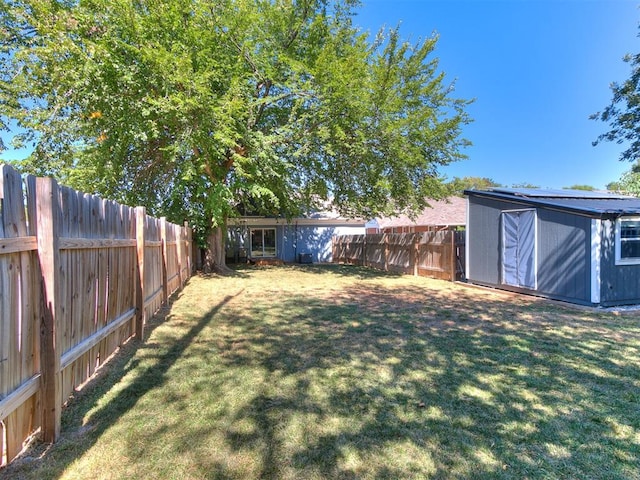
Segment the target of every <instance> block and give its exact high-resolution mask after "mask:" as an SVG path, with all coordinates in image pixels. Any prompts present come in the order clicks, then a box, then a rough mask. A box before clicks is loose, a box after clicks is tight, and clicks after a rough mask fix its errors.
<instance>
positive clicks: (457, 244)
mask: <svg viewBox="0 0 640 480" xmlns="http://www.w3.org/2000/svg"><path fill="white" fill-rule="evenodd" d="M464 234H465V233H464V232H463V231H461V232H457V231H452V230H446V231H435V232H422V233H384V234H374V235H371V234H369V235H340V236H334V237H333V262H334V263H348V264H353V265H363V266H366V267H372V268H376V269H379V270H384V271H387V272H396V273H405V274H410V275H420V276H425V277H433V278H440V279H444V280H450V281H452V282H455V281H456V280H457V279H460V278H462V277H463V276H464V242H465V237H464Z"/></svg>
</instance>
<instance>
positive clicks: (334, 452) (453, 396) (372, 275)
mask: <svg viewBox="0 0 640 480" xmlns="http://www.w3.org/2000/svg"><path fill="white" fill-rule="evenodd" d="M165 313H166V318H164V319H162V321H160V319H156V320H154V321H153V322H152V324H151V329H150V330H151V331H150V334H149V338H148V339H147V341H146V343H145V344H144V345H142V346H141V347H140V348H139V349H138V350H137V351H134V350H133V348H132V347H128V348H125V351H124V352H123V354H122V355H120V356H119V357H118V358H117V359H116V361H115V362H114V364H113V365H112V366H111V367H110V368H108V369H107V370H106V371H105V372H103V374H102V377H101V378H100V380H99V381H98V382H95V383H94V385H93V386H92V387H91V388H89V389H88V390H87V391H86V392H82V393H81V394H79V395H78V398H77V399H75V400H74V401H73V402H72V403H71V405H70V406H69V407H68V408H67V409H66V410H65V412H64V422H65V424H64V436H63V439H62V441H61V442H60V443H59V444H57V445H55V446H53V447H52V448H50V449H49V450H48V451H47V452H46V453H45V454H44V455H42V456H41V457H38V455H39V454H40V453H41V452H42V447H40V450H38V449H37V448H36V449H35V450H33V451H32V452H29V453H28V454H27V458H25V459H23V460H21V461H19V462H17V463H16V464H15V465H14V466H12V467H10V468H9V469H6V470H5V471H0V478H28V479H30V478H38V479H41V478H64V479H72V478H87V477H89V478H105V479H106V478H176V479H178V478H179V479H202V478H238V479H252V478H255V479H257V478H274V479H275V478H278V479H280V478H282V479H294V478H295V479H300V478H308V479H313V478H318V479H325V478H331V479H334V478H344V479H355V478H440V479H454V478H479V479H482V478H486V479H494V478H497V479H524V478H530V479H534V478H544V479H555V478H558V479H560V478H563V479H566V478H576V479H577V478H590V479H598V478H601V479H616V478H617V479H629V478H640V467H639V465H640V369H638V365H639V364H640V326H639V324H638V319H637V317H630V316H615V315H613V314H606V313H597V312H588V311H584V310H576V309H573V308H569V307H563V306H558V305H554V304H550V303H547V302H540V301H537V300H535V299H532V298H528V297H518V296H510V295H503V294H500V293H498V292H490V291H483V290H475V289H470V288H466V287H464V286H460V285H454V284H450V283H446V282H441V281H436V280H428V279H422V278H413V277H399V276H392V275H385V274H381V273H377V272H373V271H370V270H365V269H359V268H354V267H339V266H326V267H319V266H309V267H275V268H262V269H260V268H254V269H248V268H247V269H242V270H240V271H238V274H237V275H236V276H233V277H228V278H218V277H211V278H204V277H194V278H193V279H192V280H191V281H190V282H189V285H188V286H187V288H185V290H184V291H183V292H182V293H181V294H180V296H179V298H178V299H177V300H176V301H175V303H174V304H173V305H172V307H171V309H170V310H168V311H167V312H165Z"/></svg>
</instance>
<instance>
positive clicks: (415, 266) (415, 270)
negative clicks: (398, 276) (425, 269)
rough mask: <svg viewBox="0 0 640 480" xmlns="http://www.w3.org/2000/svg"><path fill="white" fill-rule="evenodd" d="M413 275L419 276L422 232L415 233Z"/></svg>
mask: <svg viewBox="0 0 640 480" xmlns="http://www.w3.org/2000/svg"><path fill="white" fill-rule="evenodd" d="M412 246H413V276H414V277H417V276H418V262H419V261H420V234H419V233H414V234H413V245H412Z"/></svg>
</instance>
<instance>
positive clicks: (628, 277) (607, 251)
mask: <svg viewBox="0 0 640 480" xmlns="http://www.w3.org/2000/svg"><path fill="white" fill-rule="evenodd" d="M601 255H602V256H601V259H600V272H601V273H600V279H601V280H600V283H601V289H600V303H601V304H602V305H620V304H635V303H640V265H616V258H615V222H614V221H612V220H603V222H602V254H601Z"/></svg>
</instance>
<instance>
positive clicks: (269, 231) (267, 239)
mask: <svg viewBox="0 0 640 480" xmlns="http://www.w3.org/2000/svg"><path fill="white" fill-rule="evenodd" d="M251 256H252V257H275V256H276V229H275V228H252V229H251Z"/></svg>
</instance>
